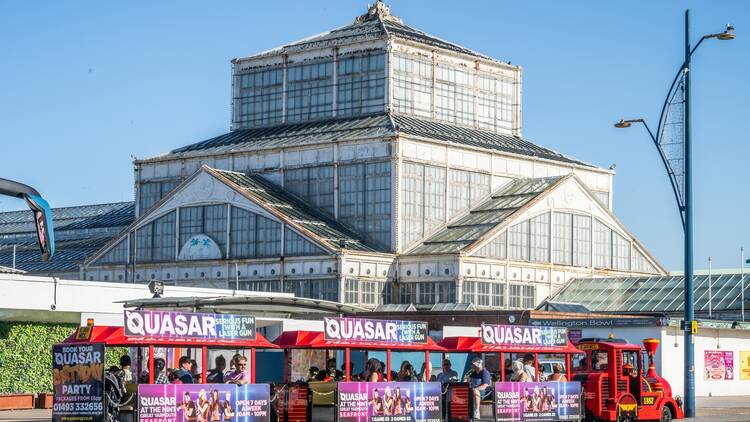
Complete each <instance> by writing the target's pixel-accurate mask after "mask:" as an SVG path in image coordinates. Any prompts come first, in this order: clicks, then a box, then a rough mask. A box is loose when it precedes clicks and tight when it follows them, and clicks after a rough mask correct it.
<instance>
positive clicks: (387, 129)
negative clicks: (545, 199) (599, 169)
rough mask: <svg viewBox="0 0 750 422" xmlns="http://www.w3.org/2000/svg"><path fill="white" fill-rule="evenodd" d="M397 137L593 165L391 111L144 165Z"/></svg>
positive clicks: (223, 143) (268, 130) (512, 139)
mask: <svg viewBox="0 0 750 422" xmlns="http://www.w3.org/2000/svg"><path fill="white" fill-rule="evenodd" d="M399 134H404V135H412V136H419V137H421V138H427V139H432V140H436V141H442V142H447V143H451V144H456V145H465V146H469V147H476V148H484V149H488V150H494V151H500V152H507V153H512V154H519V155H525V156H529V157H538V158H542V159H547V160H554V161H560V162H564V163H570V164H577V165H582V166H587V167H593V166H592V165H591V164H587V163H585V162H583V161H579V160H576V159H574V158H570V157H568V156H566V155H563V154H561V153H559V152H556V151H553V150H551V149H548V148H545V147H542V146H540V145H536V144H534V143H532V142H530V141H527V140H525V139H522V138H519V137H516V136H510V135H503V134H500V133H494V132H489V131H483V130H478V129H472V128H468V127H462V126H456V125H451V124H447V123H439V122H435V121H432V120H425V119H419V118H416V117H411V116H405V115H401V114H397V113H391V112H388V113H379V114H371V115H366V116H358V117H352V118H337V119H327V120H318V121H311V122H305V123H293V124H282V125H276V126H270V127H261V128H254V129H244V130H235V131H232V132H229V133H225V134H223V135H219V136H216V137H213V138H210V139H207V140H205V141H201V142H197V143H194V144H191V145H187V146H184V147H181V148H176V149H174V150H172V151H170V152H169V153H167V154H164V155H161V156H157V157H153V158H150V159H146V160H143V161H151V160H154V161H159V160H164V159H170V158H176V157H181V158H185V157H190V156H204V155H212V154H223V153H230V152H238V151H253V150H263V149H269V148H280V147H289V146H300V145H316V144H326V143H330V142H336V141H339V140H356V139H373V138H387V137H395V136H398V135H399Z"/></svg>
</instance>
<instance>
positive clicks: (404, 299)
mask: <svg viewBox="0 0 750 422" xmlns="http://www.w3.org/2000/svg"><path fill="white" fill-rule="evenodd" d="M398 296H399V302H398V303H403V304H410V303H417V283H401V284H399V286H398Z"/></svg>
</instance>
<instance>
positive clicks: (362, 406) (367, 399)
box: [338, 382, 442, 422]
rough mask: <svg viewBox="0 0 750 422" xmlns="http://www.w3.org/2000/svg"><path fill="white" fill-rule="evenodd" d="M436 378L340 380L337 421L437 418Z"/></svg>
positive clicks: (400, 421)
mask: <svg viewBox="0 0 750 422" xmlns="http://www.w3.org/2000/svg"><path fill="white" fill-rule="evenodd" d="M440 394H441V390H440V383H439V382H341V383H339V385H338V420H339V422H438V421H440V420H441V415H442V401H441V399H440Z"/></svg>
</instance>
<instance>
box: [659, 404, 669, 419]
mask: <svg viewBox="0 0 750 422" xmlns="http://www.w3.org/2000/svg"><path fill="white" fill-rule="evenodd" d="M659 421H660V422H672V411H671V410H669V408H668V407H667V406H664V407H662V408H661V419H659Z"/></svg>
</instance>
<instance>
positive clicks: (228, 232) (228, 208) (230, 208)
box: [226, 203, 234, 259]
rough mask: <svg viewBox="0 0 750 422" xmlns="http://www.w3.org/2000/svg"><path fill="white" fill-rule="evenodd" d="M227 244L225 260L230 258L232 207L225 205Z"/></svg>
mask: <svg viewBox="0 0 750 422" xmlns="http://www.w3.org/2000/svg"><path fill="white" fill-rule="evenodd" d="M226 222H227V243H226V245H227V246H226V250H227V251H226V259H230V258H231V257H232V255H231V254H232V253H233V252H234V251H232V205H230V204H229V203H227V219H226Z"/></svg>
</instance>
